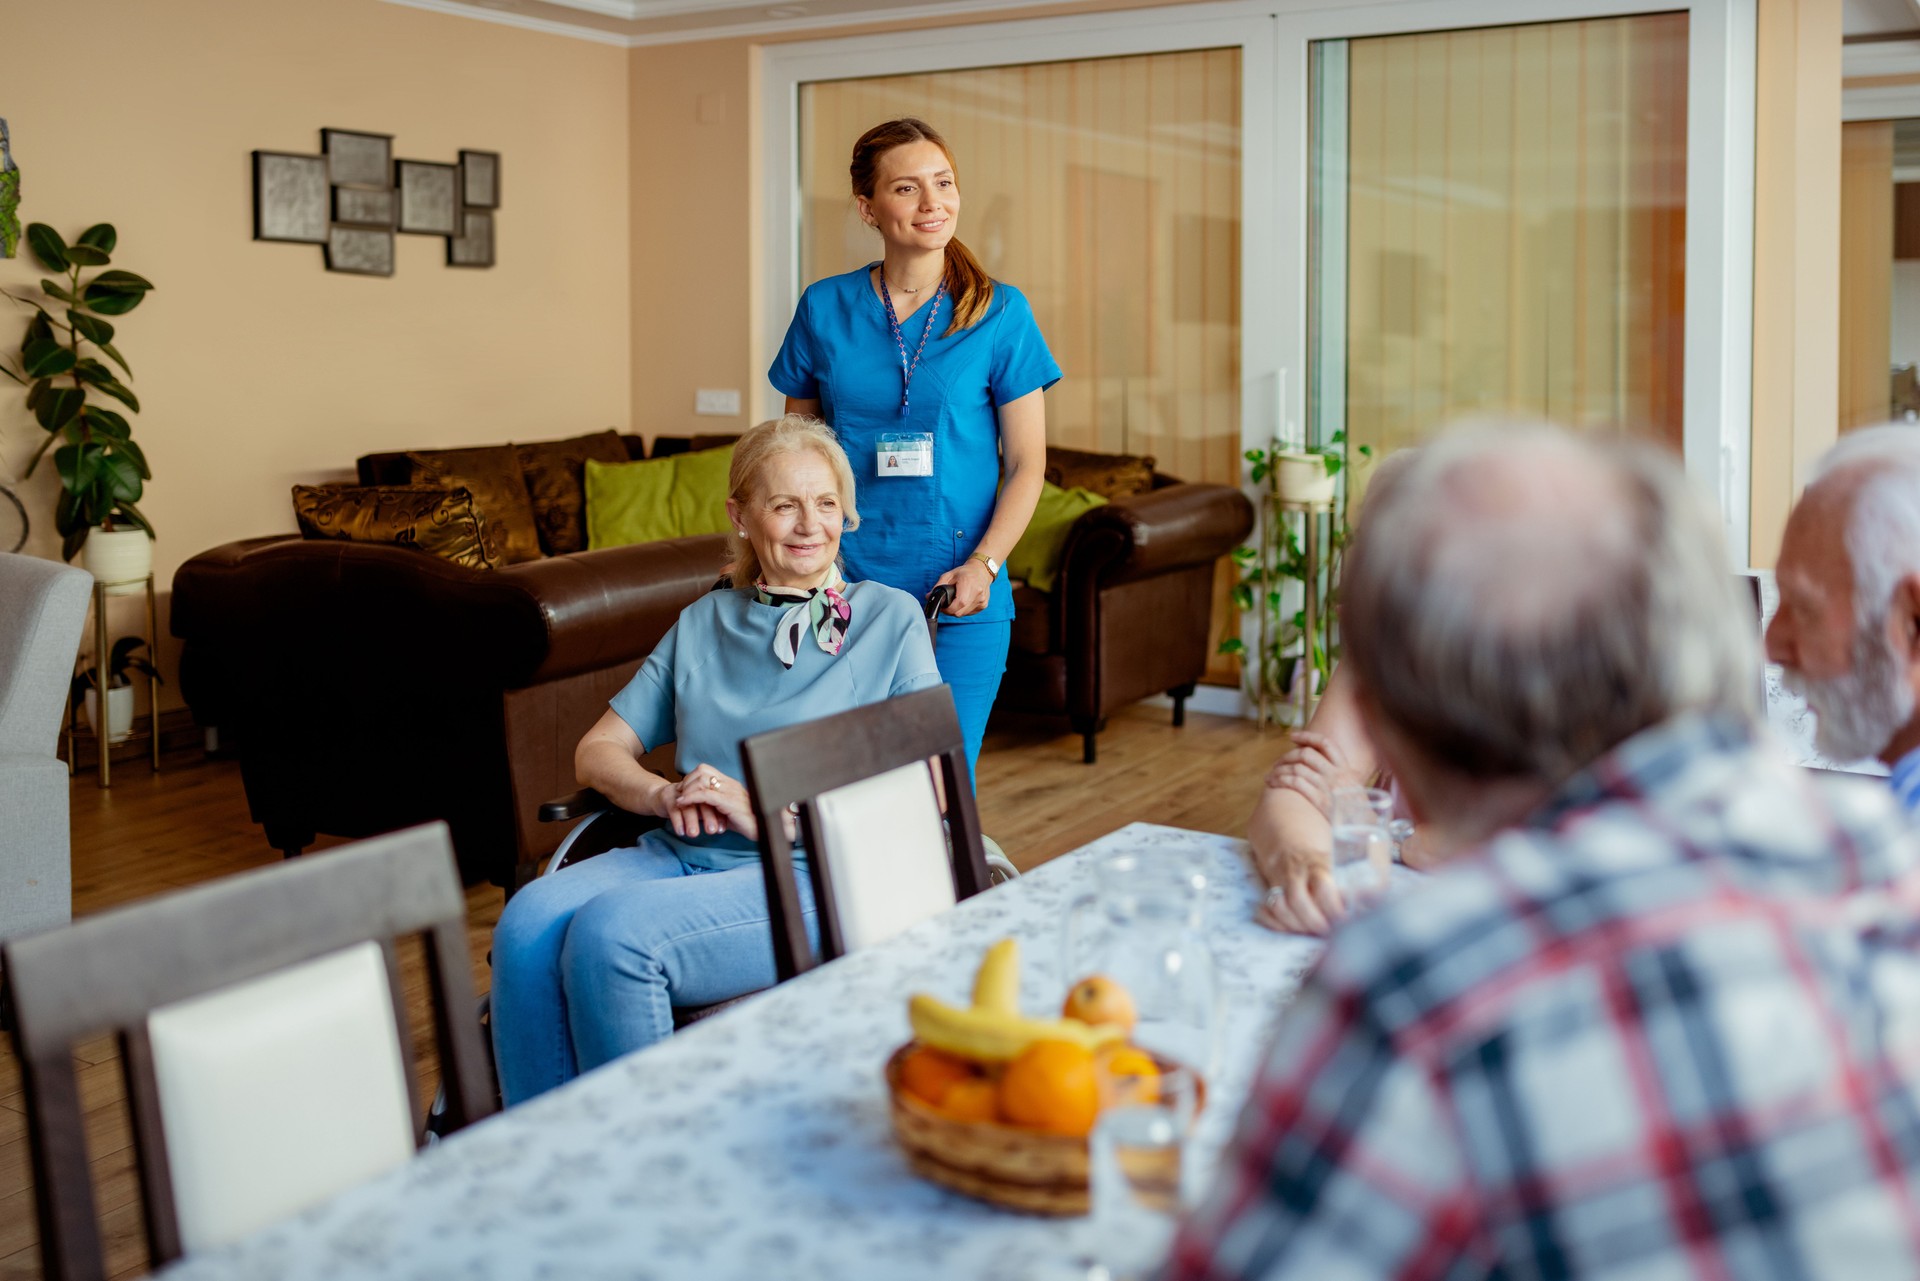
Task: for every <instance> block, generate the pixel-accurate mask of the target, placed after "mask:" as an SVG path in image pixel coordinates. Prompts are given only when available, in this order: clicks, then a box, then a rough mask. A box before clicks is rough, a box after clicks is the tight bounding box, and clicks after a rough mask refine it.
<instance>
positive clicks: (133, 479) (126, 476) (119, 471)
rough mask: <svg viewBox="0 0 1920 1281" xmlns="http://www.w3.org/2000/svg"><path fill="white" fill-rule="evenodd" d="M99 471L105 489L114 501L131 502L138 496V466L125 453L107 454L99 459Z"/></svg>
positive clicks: (139, 487)
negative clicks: (105, 486) (105, 483)
mask: <svg viewBox="0 0 1920 1281" xmlns="http://www.w3.org/2000/svg"><path fill="white" fill-rule="evenodd" d="M100 472H101V475H102V477H103V478H104V479H105V480H106V482H107V490H108V492H109V493H111V494H112V495H113V497H114V501H116V502H132V501H133V500H134V499H136V498H138V497H140V489H141V486H140V468H139V467H138V466H136V465H135V464H134V461H133V459H131V458H129V457H127V456H126V455H125V454H121V453H112V454H107V455H105V456H104V457H102V458H101V460H100Z"/></svg>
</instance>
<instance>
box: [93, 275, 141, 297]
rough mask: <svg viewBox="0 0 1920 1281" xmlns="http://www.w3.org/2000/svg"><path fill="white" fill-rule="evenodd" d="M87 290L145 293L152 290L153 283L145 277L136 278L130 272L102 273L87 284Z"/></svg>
mask: <svg viewBox="0 0 1920 1281" xmlns="http://www.w3.org/2000/svg"><path fill="white" fill-rule="evenodd" d="M87 288H88V289H114V290H119V291H121V292H135V293H145V292H146V291H147V290H149V289H151V288H153V282H152V281H151V280H148V279H147V278H146V277H145V276H136V275H134V274H133V273H132V272H130V271H103V272H101V273H100V274H99V275H97V276H95V277H94V278H93V279H92V280H90V281H88V282H87Z"/></svg>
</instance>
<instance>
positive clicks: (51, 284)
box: [40, 280, 80, 306]
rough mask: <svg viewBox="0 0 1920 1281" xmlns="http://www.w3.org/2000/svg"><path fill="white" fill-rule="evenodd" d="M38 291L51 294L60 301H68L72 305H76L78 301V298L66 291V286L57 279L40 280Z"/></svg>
mask: <svg viewBox="0 0 1920 1281" xmlns="http://www.w3.org/2000/svg"><path fill="white" fill-rule="evenodd" d="M40 292H42V293H45V294H51V295H52V296H53V297H55V298H58V299H59V300H60V301H61V302H64V303H70V304H72V305H74V306H78V305H79V303H80V300H79V299H78V298H76V297H74V296H73V295H72V294H71V293H69V292H67V289H66V287H65V286H64V285H62V284H61V283H60V282H59V281H57V280H43V281H41V282H40Z"/></svg>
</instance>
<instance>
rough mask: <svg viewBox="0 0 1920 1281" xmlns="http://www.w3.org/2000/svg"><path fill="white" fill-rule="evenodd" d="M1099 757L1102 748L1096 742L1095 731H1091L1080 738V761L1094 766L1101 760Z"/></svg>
mask: <svg viewBox="0 0 1920 1281" xmlns="http://www.w3.org/2000/svg"><path fill="white" fill-rule="evenodd" d="M1099 756H1100V748H1099V746H1098V744H1097V743H1096V741H1095V735H1094V733H1093V731H1091V730H1089V731H1088V732H1087V733H1085V734H1082V735H1081V736H1080V760H1081V762H1082V763H1083V764H1086V765H1092V764H1094V763H1095V761H1097V760H1098V759H1099Z"/></svg>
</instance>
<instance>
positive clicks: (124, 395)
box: [73, 357, 140, 414]
mask: <svg viewBox="0 0 1920 1281" xmlns="http://www.w3.org/2000/svg"><path fill="white" fill-rule="evenodd" d="M73 372H74V373H75V374H76V375H77V376H79V377H80V378H81V379H83V380H84V381H86V382H88V383H90V384H92V385H93V386H95V387H98V388H99V389H100V390H101V392H102V393H104V394H106V395H108V396H111V397H113V398H114V399H115V400H117V401H119V402H120V403H121V404H123V405H125V406H126V407H127V408H128V409H131V410H132V411H133V412H134V413H136V414H137V413H139V412H140V399H139V397H137V396H135V395H134V394H133V393H132V392H131V391H129V390H128V389H127V388H126V387H125V386H123V385H122V384H121V382H120V380H119V379H117V378H115V377H114V376H113V371H112V370H111V369H108V368H107V367H106V366H105V365H103V364H101V363H100V362H99V361H97V360H94V359H92V358H91V357H89V358H87V359H85V360H82V361H79V362H78V363H76V364H75V365H74V367H73Z"/></svg>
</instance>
